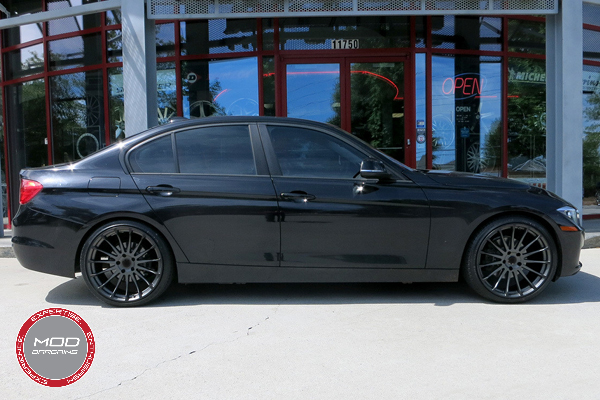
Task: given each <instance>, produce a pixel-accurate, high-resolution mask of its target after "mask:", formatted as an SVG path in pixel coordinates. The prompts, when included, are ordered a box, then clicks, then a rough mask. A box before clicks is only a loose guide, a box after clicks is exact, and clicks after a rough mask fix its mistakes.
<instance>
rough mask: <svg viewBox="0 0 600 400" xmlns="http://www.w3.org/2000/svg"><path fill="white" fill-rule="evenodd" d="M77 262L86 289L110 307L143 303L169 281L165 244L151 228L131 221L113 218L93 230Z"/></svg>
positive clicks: (169, 263)
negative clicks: (79, 265)
mask: <svg viewBox="0 0 600 400" xmlns="http://www.w3.org/2000/svg"><path fill="white" fill-rule="evenodd" d="M80 262H81V274H82V275H83V278H84V280H85V283H86V284H87V286H88V288H89V289H90V290H91V291H92V293H93V294H94V295H95V296H96V297H97V298H99V299H100V300H102V301H104V302H105V303H108V304H110V305H114V306H122V307H127V306H137V305H142V304H146V303H148V302H150V301H152V300H154V299H156V298H157V297H158V296H160V295H161V294H162V293H163V292H164V291H165V290H166V289H167V288H168V287H169V285H170V284H171V281H172V280H173V261H172V257H171V252H170V251H169V247H168V245H167V244H166V242H165V241H164V239H162V237H161V236H160V235H158V234H157V233H156V232H155V231H154V230H152V229H150V228H149V227H147V226H145V225H143V224H140V223H137V222H134V221H115V222H111V223H108V224H106V225H103V226H101V227H100V228H98V229H97V230H96V231H94V233H92V235H90V237H89V238H88V239H87V241H86V242H85V244H84V246H83V248H82V251H81V260H80Z"/></svg>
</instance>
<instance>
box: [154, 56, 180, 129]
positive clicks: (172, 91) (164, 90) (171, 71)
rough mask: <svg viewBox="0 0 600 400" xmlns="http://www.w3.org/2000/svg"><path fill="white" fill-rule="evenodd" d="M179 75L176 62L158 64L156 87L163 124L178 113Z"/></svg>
mask: <svg viewBox="0 0 600 400" xmlns="http://www.w3.org/2000/svg"><path fill="white" fill-rule="evenodd" d="M176 86H177V77H176V76H175V63H174V62H167V63H158V64H157V65H156V89H157V100H158V101H157V102H158V104H157V111H158V124H159V125H163V124H166V123H167V122H169V120H170V119H171V118H172V117H174V116H176V115H177V87H176Z"/></svg>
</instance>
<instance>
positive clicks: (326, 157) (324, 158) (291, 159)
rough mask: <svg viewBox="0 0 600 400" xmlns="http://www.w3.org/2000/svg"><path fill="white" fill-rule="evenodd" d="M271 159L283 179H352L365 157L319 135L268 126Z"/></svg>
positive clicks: (305, 130) (290, 128)
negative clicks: (274, 158)
mask: <svg viewBox="0 0 600 400" xmlns="http://www.w3.org/2000/svg"><path fill="white" fill-rule="evenodd" d="M268 131H269V135H270V136H271V141H272V142H273V148H274V149H275V155H276V156H277V160H278V161H279V166H280V167H281V172H282V174H283V175H284V176H297V177H309V178H333V179H352V178H354V177H355V176H356V175H357V174H358V172H359V171H360V163H361V162H362V160H364V159H365V158H367V156H366V155H364V154H363V153H361V152H360V151H358V150H356V149H355V148H353V147H352V146H349V145H348V144H346V143H344V142H342V141H341V140H339V139H336V138H334V137H332V136H330V135H327V134H325V133H322V132H317V131H314V130H311V129H305V128H294V127H287V126H269V127H268Z"/></svg>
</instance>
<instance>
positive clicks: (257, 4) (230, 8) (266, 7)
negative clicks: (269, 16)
mask: <svg viewBox="0 0 600 400" xmlns="http://www.w3.org/2000/svg"><path fill="white" fill-rule="evenodd" d="M283 11H284V8H283V2H282V1H278V0H246V1H240V0H220V1H219V13H221V14H244V13H245V14H256V13H283Z"/></svg>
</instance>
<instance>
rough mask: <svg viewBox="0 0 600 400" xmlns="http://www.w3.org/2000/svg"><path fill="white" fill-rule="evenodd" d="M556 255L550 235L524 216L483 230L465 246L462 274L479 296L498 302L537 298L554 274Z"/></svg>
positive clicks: (497, 223) (491, 224)
mask: <svg viewBox="0 0 600 400" xmlns="http://www.w3.org/2000/svg"><path fill="white" fill-rule="evenodd" d="M557 263H558V252H557V250H556V244H555V242H554V239H553V238H552V236H551V235H550V233H549V232H548V231H547V230H546V229H545V228H544V227H543V226H542V225H540V224H539V223H537V222H536V221H534V220H531V219H529V218H524V217H506V218H501V219H498V220H495V221H492V222H490V223H489V224H487V225H485V226H484V227H482V228H481V229H480V230H479V231H478V233H477V234H476V235H475V237H474V238H473V240H471V242H470V243H469V244H468V245H467V249H466V253H465V259H464V262H463V266H462V273H463V276H464V278H465V280H466V281H467V284H468V285H469V286H470V287H471V289H473V290H474V291H475V292H476V293H478V294H479V295H481V296H483V297H485V298H486V299H489V300H492V301H495V302H498V303H522V302H524V301H527V300H530V299H532V298H534V297H536V296H538V295H539V294H540V293H541V292H542V291H543V290H544V289H545V288H546V286H548V284H549V283H550V281H551V280H552V278H553V277H554V274H555V273H556V268H557Z"/></svg>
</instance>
